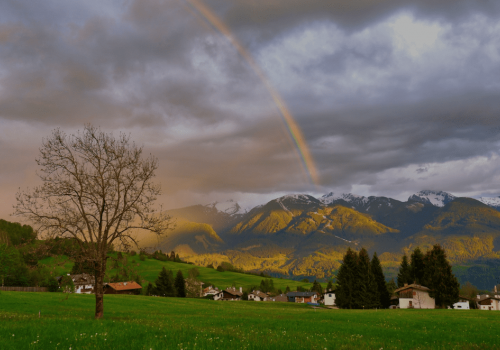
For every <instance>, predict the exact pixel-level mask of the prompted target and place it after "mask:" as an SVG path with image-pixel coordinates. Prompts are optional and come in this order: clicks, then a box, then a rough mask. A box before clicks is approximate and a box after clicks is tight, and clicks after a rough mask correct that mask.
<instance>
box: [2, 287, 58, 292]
mask: <svg viewBox="0 0 500 350" xmlns="http://www.w3.org/2000/svg"><path fill="white" fill-rule="evenodd" d="M0 290H3V291H5V292H48V291H49V288H47V287H0Z"/></svg>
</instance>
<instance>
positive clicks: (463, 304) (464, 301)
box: [453, 295, 470, 310]
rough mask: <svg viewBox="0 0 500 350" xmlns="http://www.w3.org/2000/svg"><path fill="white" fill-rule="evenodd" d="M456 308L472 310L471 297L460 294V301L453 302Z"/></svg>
mask: <svg viewBox="0 0 500 350" xmlns="http://www.w3.org/2000/svg"><path fill="white" fill-rule="evenodd" d="M453 309H455V310H470V299H469V298H466V297H463V296H461V295H459V299H458V302H456V303H455V304H453Z"/></svg>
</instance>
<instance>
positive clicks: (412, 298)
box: [394, 284, 436, 309]
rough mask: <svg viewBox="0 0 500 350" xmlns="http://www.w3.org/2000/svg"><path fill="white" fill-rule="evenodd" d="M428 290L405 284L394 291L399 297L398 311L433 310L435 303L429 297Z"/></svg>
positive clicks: (417, 285) (419, 286)
mask: <svg viewBox="0 0 500 350" xmlns="http://www.w3.org/2000/svg"><path fill="white" fill-rule="evenodd" d="M429 292H430V289H429V288H427V287H424V286H421V285H419V284H410V285H408V284H405V285H404V287H401V288H398V289H396V290H395V291H394V293H397V294H398V295H399V308H400V309H413V308H415V309H435V308H436V301H435V300H434V298H431V297H430V295H429Z"/></svg>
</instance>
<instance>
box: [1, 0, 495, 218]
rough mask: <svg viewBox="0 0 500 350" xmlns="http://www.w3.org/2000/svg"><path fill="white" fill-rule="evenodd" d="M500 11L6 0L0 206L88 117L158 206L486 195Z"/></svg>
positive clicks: (491, 179)
mask: <svg viewBox="0 0 500 350" xmlns="http://www.w3.org/2000/svg"><path fill="white" fill-rule="evenodd" d="M202 6H206V8H207V9H208V11H209V12H204V11H202V10H201V9H202ZM207 13H208V14H210V16H208V15H207ZM211 16H212V17H211ZM214 18H218V19H219V20H220V23H219V25H217V23H215V22H214ZM499 19H500V2H499V1H497V0H356V1H345V0H308V1H304V0H204V1H202V0H196V1H195V0H190V1H188V0H117V1H103V0H99V1H94V0H86V1H74V0H44V1H31V0H3V1H2V2H0V158H1V161H2V162H1V168H0V169H1V170H0V199H1V200H0V217H5V218H7V215H8V214H9V213H10V212H12V209H11V208H12V205H13V204H14V201H15V193H16V191H17V190H18V188H26V187H28V186H33V185H35V184H36V183H37V176H36V170H37V167H36V163H35V157H36V156H37V153H38V148H39V147H40V145H41V142H42V138H43V137H46V136H49V135H50V133H51V131H52V130H53V129H55V128H58V127H59V128H62V129H63V130H64V131H66V132H68V133H72V132H75V131H76V130H78V129H81V128H82V127H83V125H84V124H85V123H92V124H94V125H96V126H100V127H101V128H102V129H104V130H106V131H109V132H113V133H115V134H118V132H119V131H124V132H127V133H130V134H131V137H132V139H134V140H135V141H137V142H138V143H140V144H143V145H144V148H145V150H146V151H147V152H151V153H152V154H154V155H155V156H157V157H158V158H159V160H160V169H159V170H158V173H157V181H158V182H160V183H161V184H162V188H163V192H164V196H163V197H162V202H163V203H164V205H165V207H167V208H175V207H181V206H186V205H191V204H197V203H202V204H206V203H210V202H212V201H224V200H227V199H229V198H233V199H235V200H238V201H240V202H241V203H242V204H243V205H247V206H250V205H254V204H259V203H261V202H265V201H266V200H268V199H271V198H273V197H275V196H277V195H281V194H284V193H299V192H305V193H311V194H322V193H325V192H327V191H328V192H329V191H338V192H352V193H357V194H361V195H385V196H390V197H393V198H397V199H401V200H405V199H406V198H407V197H408V196H409V195H411V194H412V193H415V192H417V191H419V190H422V189H435V190H444V191H448V192H451V193H453V194H455V195H465V196H481V195H483V196H495V195H496V196H498V195H500V151H499V145H500V79H499V77H500V21H499ZM221 24H222V25H223V27H224V28H227V29H228V30H229V32H224V31H221V28H222V27H221ZM238 45H239V47H238ZM242 51H244V52H243V53H244V54H243V55H242ZM245 55H246V56H245ZM251 62H254V65H252V64H251ZM259 72H261V73H262V74H260V75H259ZM266 81H268V82H269V83H270V84H271V85H272V86H273V88H274V89H275V91H276V92H277V93H279V95H280V97H281V99H282V100H283V101H284V102H285V103H286V106H287V108H288V110H289V111H290V113H291V115H292V116H293V118H294V119H295V121H296V123H297V124H298V126H299V127H300V128H301V130H302V133H303V135H304V139H305V142H306V143H307V145H308V148H309V151H310V153H311V155H312V157H313V158H314V163H315V168H316V169H317V172H318V178H319V179H318V183H317V184H314V183H312V182H311V180H310V179H309V177H308V176H307V174H306V172H305V169H304V166H303V162H302V161H301V159H300V157H299V153H298V150H297V147H296V145H295V144H294V142H293V139H292V138H291V136H290V134H289V131H288V130H287V127H286V125H285V124H284V122H283V119H282V117H281V116H280V112H279V110H278V109H277V107H276V104H275V99H273V96H272V95H271V94H270V92H269V89H268V88H266V85H265V82H266Z"/></svg>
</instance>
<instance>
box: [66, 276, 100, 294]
mask: <svg viewBox="0 0 500 350" xmlns="http://www.w3.org/2000/svg"><path fill="white" fill-rule="evenodd" d="M68 276H69V277H71V280H72V281H73V284H74V285H75V293H78V294H92V293H94V287H95V278H94V276H91V275H89V274H88V273H82V274H78V275H70V274H68ZM61 279H62V276H59V277H57V281H58V282H59V283H61Z"/></svg>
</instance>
